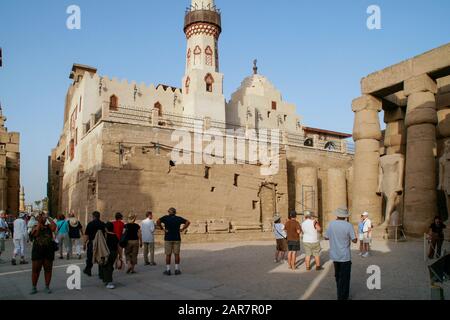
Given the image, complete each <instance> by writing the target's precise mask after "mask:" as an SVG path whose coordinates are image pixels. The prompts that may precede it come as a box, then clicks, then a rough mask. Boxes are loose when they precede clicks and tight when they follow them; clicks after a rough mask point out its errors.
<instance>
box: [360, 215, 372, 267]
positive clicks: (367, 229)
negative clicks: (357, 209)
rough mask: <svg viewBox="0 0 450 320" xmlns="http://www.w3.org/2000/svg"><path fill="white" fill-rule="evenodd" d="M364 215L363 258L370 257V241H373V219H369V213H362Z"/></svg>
mask: <svg viewBox="0 0 450 320" xmlns="http://www.w3.org/2000/svg"><path fill="white" fill-rule="evenodd" d="M362 217H363V219H364V220H363V234H364V235H363V244H364V251H363V252H364V253H363V254H362V257H363V258H367V257H369V255H370V253H369V251H370V243H371V242H372V221H370V219H369V213H368V212H364V213H363V214H362Z"/></svg>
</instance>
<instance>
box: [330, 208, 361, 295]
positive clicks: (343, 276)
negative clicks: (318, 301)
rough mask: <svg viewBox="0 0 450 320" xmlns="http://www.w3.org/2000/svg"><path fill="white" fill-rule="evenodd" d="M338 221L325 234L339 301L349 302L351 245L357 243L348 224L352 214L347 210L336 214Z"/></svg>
mask: <svg viewBox="0 0 450 320" xmlns="http://www.w3.org/2000/svg"><path fill="white" fill-rule="evenodd" d="M334 215H336V217H337V220H336V221H332V222H331V223H330V225H329V226H328V230H327V232H326V234H325V240H329V241H330V260H332V261H333V262H334V270H335V277H336V286H337V296H338V300H348V298H349V295H350V276H351V271H352V254H351V249H350V246H351V243H352V242H353V243H357V242H358V239H357V238H356V236H355V230H354V229H353V226H352V225H351V224H350V223H348V222H347V219H348V218H349V217H350V214H349V212H348V210H347V209H343V208H340V209H337V210H336V211H335V212H334Z"/></svg>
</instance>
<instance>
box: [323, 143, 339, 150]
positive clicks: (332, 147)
mask: <svg viewBox="0 0 450 320" xmlns="http://www.w3.org/2000/svg"><path fill="white" fill-rule="evenodd" d="M325 150H328V151H335V150H336V144H335V143H334V142H333V141H329V142H327V143H326V144H325Z"/></svg>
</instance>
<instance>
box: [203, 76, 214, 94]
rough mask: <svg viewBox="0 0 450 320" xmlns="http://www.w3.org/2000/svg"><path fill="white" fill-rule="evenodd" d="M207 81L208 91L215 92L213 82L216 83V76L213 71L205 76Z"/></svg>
mask: <svg viewBox="0 0 450 320" xmlns="http://www.w3.org/2000/svg"><path fill="white" fill-rule="evenodd" d="M205 83H206V91H207V92H213V83H214V78H213V76H212V75H211V73H208V74H207V75H206V77H205Z"/></svg>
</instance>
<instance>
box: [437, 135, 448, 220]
mask: <svg viewBox="0 0 450 320" xmlns="http://www.w3.org/2000/svg"><path fill="white" fill-rule="evenodd" d="M438 190H439V191H443V192H444V194H445V198H446V201H447V217H443V218H448V212H449V211H450V210H449V209H450V140H447V141H446V142H445V149H444V154H443V155H442V157H441V158H440V159H439V185H438Z"/></svg>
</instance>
